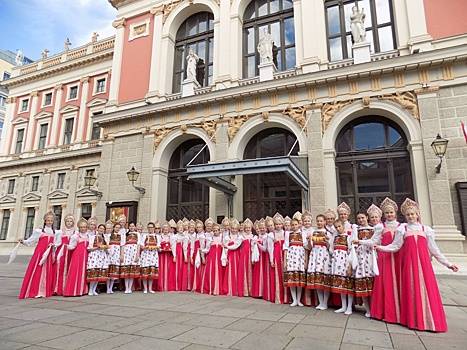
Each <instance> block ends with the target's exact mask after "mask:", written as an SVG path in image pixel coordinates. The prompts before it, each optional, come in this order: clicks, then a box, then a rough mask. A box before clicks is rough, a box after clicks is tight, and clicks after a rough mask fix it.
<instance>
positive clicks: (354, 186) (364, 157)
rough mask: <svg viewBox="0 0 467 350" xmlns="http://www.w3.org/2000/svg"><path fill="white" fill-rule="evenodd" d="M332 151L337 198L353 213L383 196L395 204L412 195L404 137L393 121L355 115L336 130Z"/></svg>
mask: <svg viewBox="0 0 467 350" xmlns="http://www.w3.org/2000/svg"><path fill="white" fill-rule="evenodd" d="M336 152H337V153H336V166H337V179H338V181H337V182H338V193H339V201H340V202H342V201H345V202H347V203H348V204H349V205H350V206H351V208H352V212H353V213H354V214H355V213H356V212H357V211H362V210H366V209H367V208H368V207H369V206H370V205H371V204H372V203H375V204H376V205H379V204H380V203H381V201H382V200H383V199H384V198H385V197H390V198H392V199H394V200H395V201H396V202H397V203H398V204H401V203H402V202H403V200H404V199H405V198H406V197H411V198H413V183H412V171H411V166H410V164H411V163H410V155H409V152H408V150H407V139H406V137H405V135H404V132H403V131H402V130H401V129H400V127H399V126H398V125H397V124H395V123H393V122H391V121H389V120H387V119H385V118H381V117H376V116H372V117H363V118H359V119H357V120H355V121H353V122H352V123H350V124H348V125H347V126H346V127H345V128H344V129H343V130H342V131H341V132H340V134H339V136H338V137H337V140H336Z"/></svg>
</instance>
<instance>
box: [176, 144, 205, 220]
mask: <svg viewBox="0 0 467 350" xmlns="http://www.w3.org/2000/svg"><path fill="white" fill-rule="evenodd" d="M204 145H205V143H204V142H203V141H202V140H200V139H193V140H189V141H186V142H184V143H182V144H181V145H180V146H179V147H178V148H177V149H176V150H175V152H174V153H173V155H172V158H171V159H170V165H169V178H168V181H169V186H168V191H167V192H168V194H167V196H168V199H167V219H181V218H183V217H186V218H188V219H206V218H207V217H208V214H209V187H208V186H204V185H201V184H200V183H198V182H194V181H190V180H188V176H187V174H186V166H187V164H188V163H189V162H190V161H191V160H192V159H193V157H194V156H195V155H196V154H197V153H198V152H199V151H200V150H201V149H202V148H203V146H204ZM207 162H209V151H208V149H207V147H206V148H204V150H203V152H201V154H199V155H198V156H197V157H196V158H195V159H194V160H193V162H192V163H191V164H193V165H195V164H205V163H207Z"/></svg>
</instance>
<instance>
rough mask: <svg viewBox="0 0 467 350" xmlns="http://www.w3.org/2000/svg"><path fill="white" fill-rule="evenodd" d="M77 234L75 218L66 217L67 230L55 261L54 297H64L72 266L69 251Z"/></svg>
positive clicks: (71, 216) (64, 231) (64, 230)
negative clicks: (69, 246) (71, 240)
mask: <svg viewBox="0 0 467 350" xmlns="http://www.w3.org/2000/svg"><path fill="white" fill-rule="evenodd" d="M75 233H76V227H75V217H74V216H73V215H71V214H68V215H67V216H65V228H64V229H63V230H62V241H61V243H62V244H61V245H60V247H58V248H57V252H56V253H57V257H56V259H55V261H56V262H55V264H56V267H55V272H56V274H55V280H54V282H55V283H54V284H55V286H54V295H63V288H65V284H66V279H67V275H68V267H69V266H70V260H71V252H70V251H69V250H68V244H70V238H71V236H73V234H75Z"/></svg>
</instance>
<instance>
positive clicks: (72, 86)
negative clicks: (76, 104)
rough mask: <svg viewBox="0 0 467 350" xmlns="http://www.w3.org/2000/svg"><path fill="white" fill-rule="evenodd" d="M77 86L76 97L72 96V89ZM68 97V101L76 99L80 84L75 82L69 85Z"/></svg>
mask: <svg viewBox="0 0 467 350" xmlns="http://www.w3.org/2000/svg"><path fill="white" fill-rule="evenodd" d="M73 88H76V97H71V89H73ZM66 96H67V98H66V101H67V102H68V101H76V100H77V99H78V96H79V84H73V85H68V86H67V94H66Z"/></svg>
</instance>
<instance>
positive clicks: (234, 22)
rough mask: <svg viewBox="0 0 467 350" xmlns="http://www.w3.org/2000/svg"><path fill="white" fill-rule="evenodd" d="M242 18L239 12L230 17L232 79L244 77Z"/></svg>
mask: <svg viewBox="0 0 467 350" xmlns="http://www.w3.org/2000/svg"><path fill="white" fill-rule="evenodd" d="M242 25H243V24H242V19H241V17H240V15H239V14H235V15H232V16H231V17H230V39H231V40H230V50H231V51H230V52H231V54H230V55H229V58H228V59H229V65H230V75H231V78H232V80H240V79H242V77H243V75H242V74H243V72H242V71H243V69H242V67H243V64H242V63H243V54H242V52H243V46H242V44H243V35H242V30H243V28H242Z"/></svg>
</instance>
